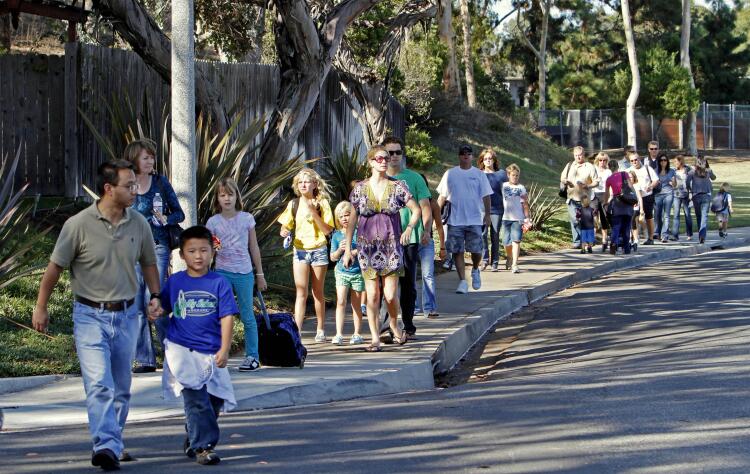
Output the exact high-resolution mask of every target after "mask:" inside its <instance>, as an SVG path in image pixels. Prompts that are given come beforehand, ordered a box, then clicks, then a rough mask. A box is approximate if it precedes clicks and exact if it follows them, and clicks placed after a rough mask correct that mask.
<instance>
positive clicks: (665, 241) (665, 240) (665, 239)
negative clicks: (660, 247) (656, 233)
mask: <svg viewBox="0 0 750 474" xmlns="http://www.w3.org/2000/svg"><path fill="white" fill-rule="evenodd" d="M667 242H669V239H667V238H666V237H664V238H662V239H661V243H663V244H666V243H667Z"/></svg>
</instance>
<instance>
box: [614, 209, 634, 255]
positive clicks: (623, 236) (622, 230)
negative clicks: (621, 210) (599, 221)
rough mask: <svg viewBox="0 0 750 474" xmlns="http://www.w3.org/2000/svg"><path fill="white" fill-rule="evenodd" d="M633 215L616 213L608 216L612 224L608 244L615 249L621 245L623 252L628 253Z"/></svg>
mask: <svg viewBox="0 0 750 474" xmlns="http://www.w3.org/2000/svg"><path fill="white" fill-rule="evenodd" d="M632 219H633V216H629V215H627V214H626V215H618V216H610V223H611V224H612V235H611V239H612V240H611V242H610V245H611V246H612V247H614V248H615V249H616V248H617V247H618V246H622V249H623V251H624V252H625V253H630V228H631V223H632Z"/></svg>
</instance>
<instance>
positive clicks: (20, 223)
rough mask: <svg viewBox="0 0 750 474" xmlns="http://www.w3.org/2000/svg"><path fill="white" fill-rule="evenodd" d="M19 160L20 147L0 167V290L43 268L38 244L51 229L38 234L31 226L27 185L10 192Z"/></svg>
mask: <svg viewBox="0 0 750 474" xmlns="http://www.w3.org/2000/svg"><path fill="white" fill-rule="evenodd" d="M20 157H21V147H20V146H19V148H18V151H17V152H16V156H15V158H14V159H13V161H12V162H11V161H10V160H9V159H7V156H6V159H5V160H4V161H5V164H4V165H3V166H2V167H0V289H3V288H5V287H6V286H8V285H9V284H11V283H12V282H14V281H15V280H17V279H19V278H21V277H23V276H26V275H29V274H32V273H34V272H36V271H39V270H41V269H42V268H44V267H45V262H44V261H43V260H42V258H41V256H42V255H41V251H40V248H39V246H38V245H37V244H38V243H39V241H40V240H41V239H42V238H43V237H44V236H45V235H46V234H47V233H48V232H49V231H50V230H51V229H52V227H48V228H47V229H45V230H43V231H42V232H37V229H35V228H34V226H32V225H31V222H30V221H29V219H28V215H29V213H30V212H31V209H32V202H31V201H30V200H24V199H23V198H22V196H23V193H24V192H25V191H26V188H28V186H29V184H28V183H26V184H25V185H23V186H22V187H21V189H19V190H18V191H15V192H14V190H13V180H14V178H15V174H16V169H17V167H18V162H19V160H20Z"/></svg>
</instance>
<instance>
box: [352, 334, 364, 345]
mask: <svg viewBox="0 0 750 474" xmlns="http://www.w3.org/2000/svg"><path fill="white" fill-rule="evenodd" d="M364 343H365V340H364V339H362V336H360V335H359V334H352V338H351V339H349V344H351V345H354V344H364Z"/></svg>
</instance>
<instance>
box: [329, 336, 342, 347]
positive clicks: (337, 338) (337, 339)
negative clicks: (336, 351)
mask: <svg viewBox="0 0 750 474" xmlns="http://www.w3.org/2000/svg"><path fill="white" fill-rule="evenodd" d="M343 343H344V336H339V335H336V336H333V339H331V344H335V345H337V346H340V345H342V344H343Z"/></svg>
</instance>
